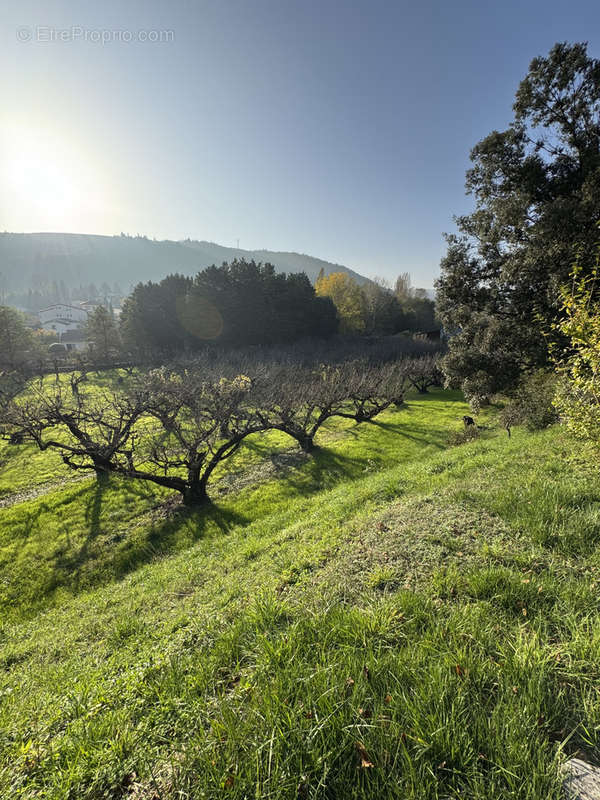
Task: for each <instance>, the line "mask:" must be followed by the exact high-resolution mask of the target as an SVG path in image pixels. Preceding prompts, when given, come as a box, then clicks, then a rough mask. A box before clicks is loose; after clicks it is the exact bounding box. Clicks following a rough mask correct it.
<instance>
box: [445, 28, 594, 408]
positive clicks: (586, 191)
mask: <svg viewBox="0 0 600 800" xmlns="http://www.w3.org/2000/svg"><path fill="white" fill-rule="evenodd" d="M513 110H514V119H513V121H512V122H511V124H510V125H509V127H508V128H507V130H505V131H502V132H498V131H493V132H492V133H490V134H489V136H487V137H486V138H485V139H483V140H482V141H481V142H479V143H478V144H477V145H476V146H475V147H474V148H473V150H472V152H471V160H472V162H473V166H472V168H471V169H470V170H469V171H468V173H467V182H466V186H467V191H468V192H469V193H471V194H472V195H473V196H474V198H475V210H474V211H473V213H471V214H468V215H466V216H462V217H459V218H458V219H457V225H458V229H459V234H458V235H451V236H449V237H447V238H448V251H447V254H446V256H445V258H444V259H443V260H442V265H441V266H442V276H441V278H440V280H439V281H438V284H437V301H438V314H439V316H440V317H441V320H442V322H443V324H444V326H445V328H446V329H447V330H448V331H449V332H454V333H456V334H457V335H455V336H453V337H452V338H451V340H450V346H449V353H448V355H447V357H446V359H445V363H444V369H445V372H446V375H447V376H448V377H449V378H450V379H451V380H452V381H454V382H455V383H457V384H461V385H462V386H463V388H464V389H465V390H466V391H467V392H468V393H469V394H471V395H487V394H489V393H491V392H494V391H499V390H502V389H506V388H508V387H510V385H511V384H513V383H514V382H515V380H516V379H517V378H518V376H519V374H520V372H521V371H522V370H523V369H527V368H530V367H534V366H538V365H543V364H544V363H546V361H547V358H548V353H547V341H546V339H545V338H544V335H543V334H544V333H545V332H546V331H547V330H549V329H550V327H551V324H552V322H553V321H554V320H555V319H556V316H557V313H558V303H559V291H558V289H559V286H560V285H561V284H562V283H564V282H565V280H566V279H567V278H568V275H569V271H570V269H571V265H572V263H573V261H574V259H575V257H576V254H577V252H578V251H579V253H580V254H581V255H582V256H583V258H582V263H591V262H592V259H591V258H590V256H591V254H592V252H593V248H594V245H595V243H596V240H597V236H598V231H597V228H596V221H597V220H598V219H600V61H598V60H596V59H593V58H590V57H589V56H588V54H587V47H586V45H585V44H581V43H580V44H573V45H570V44H566V43H562V44H556V45H555V46H554V47H553V48H552V50H551V51H550V53H549V55H548V56H547V57H545V58H542V57H540V58H536V59H534V60H533V61H532V62H531V65H530V67H529V72H528V74H527V76H526V77H525V79H524V80H523V81H522V82H521V84H520V86H519V88H518V91H517V94H516V99H515V103H514V106H513Z"/></svg>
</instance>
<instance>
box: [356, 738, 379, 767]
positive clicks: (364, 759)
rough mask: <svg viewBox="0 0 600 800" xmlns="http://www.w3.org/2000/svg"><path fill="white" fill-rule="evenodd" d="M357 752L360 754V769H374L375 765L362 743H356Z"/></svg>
mask: <svg viewBox="0 0 600 800" xmlns="http://www.w3.org/2000/svg"><path fill="white" fill-rule="evenodd" d="M356 752H357V753H358V757H359V758H360V767H361V769H369V768H370V767H374V766H375V764H373V762H372V761H371V759H370V758H369V754H368V753H367V751H366V750H365V746H364V744H363V743H362V742H357V743H356Z"/></svg>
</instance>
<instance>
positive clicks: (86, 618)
mask: <svg viewBox="0 0 600 800" xmlns="http://www.w3.org/2000/svg"><path fill="white" fill-rule="evenodd" d="M465 410H466V406H465V405H464V403H462V402H461V400H460V398H459V397H458V396H457V395H455V394H452V393H449V392H435V393H432V394H431V395H429V396H426V397H423V398H417V397H413V398H410V400H409V404H408V407H407V408H406V409H403V410H399V411H393V412H392V411H390V412H388V413H386V414H383V415H382V416H381V417H380V418H379V419H378V420H377V421H376V422H375V423H374V424H363V425H360V426H355V425H351V424H347V423H346V422H344V423H343V424H332V425H331V426H330V427H329V428H328V429H327V430H326V431H324V432H323V433H322V435H321V437H320V440H319V443H320V445H321V448H320V449H319V451H317V453H316V454H315V456H314V457H311V458H310V459H308V460H306V459H298V460H294V458H293V457H291V454H293V453H294V452H295V451H294V449H293V448H292V447H291V444H290V442H289V440H287V439H285V438H283V437H279V436H276V437H272V436H269V437H257V438H256V439H255V440H254V441H251V442H249V443H248V446H247V447H245V448H244V449H242V450H241V451H240V453H239V454H237V455H236V462H235V464H234V466H235V470H236V479H235V480H234V481H233V482H232V483H231V485H230V484H226V483H225V482H224V481H223V476H221V482H220V483H219V482H218V481H217V483H216V484H215V485H214V487H213V497H214V503H213V505H212V506H211V507H209V508H206V509H203V510H201V511H198V512H194V513H187V512H186V513H180V514H178V513H174V514H168V513H167V512H166V510H165V506H164V503H163V501H164V499H165V498H166V497H167V495H166V494H164V493H162V494H159V493H156V492H155V491H150V490H149V489H148V487H147V486H144V485H142V484H139V485H138V484H135V483H125V482H121V481H116V480H111V481H109V482H107V483H101V484H97V483H96V482H95V481H92V480H90V481H84V482H81V483H78V484H73V485H68V486H66V487H64V488H61V487H60V486H59V485H57V486H53V487H52V488H51V489H50V490H48V491H47V492H46V493H45V494H44V495H43V496H42V497H39V498H37V499H33V500H29V501H25V502H21V503H17V504H16V505H14V506H13V507H11V508H5V509H0V524H1V528H0V563H1V565H2V567H1V572H0V574H1V576H2V580H1V582H0V606H1V608H2V612H3V618H2V619H3V622H2V625H1V627H0V668H1V669H0V697H1V699H2V706H1V709H0V742H1V748H2V770H1V771H0V796H2V797H4V796H6V797H11V798H12V797H25V798H33V797H50V798H65V799H66V798H94V799H96V798H130V799H131V798H144V799H146V798H147V799H150V798H181V797H193V798H201V797H205V798H219V797H231V798H239V800H241V798H250V797H252V798H257V797H260V798H277V799H278V800H279V799H281V800H283V798H286V799H287V798H290V799H291V798H344V799H345V798H387V797H389V798H454V797H456V798H458V797H469V798H506V797H515V798H540V800H541V798H552V797H558V796H559V781H558V777H557V776H558V767H559V764H560V762H561V761H562V760H564V758H566V757H567V756H568V755H570V754H573V753H578V754H579V755H582V756H583V757H585V758H587V759H589V760H591V761H595V762H598V760H599V759H600V737H599V733H598V732H599V731H600V703H599V699H600V698H599V697H598V693H599V689H598V687H599V686H600V682H599V678H600V667H599V666H598V665H599V664H600V658H599V657H600V613H599V612H600V609H599V600H598V596H599V595H598V583H597V582H598V579H599V576H600V572H599V570H600V558H599V550H598V535H599V534H600V487H599V486H598V482H597V468H596V462H595V459H594V454H593V453H591V452H587V451H586V450H585V448H582V447H581V445H580V444H578V443H574V442H573V441H572V440H571V439H570V438H569V437H568V436H567V435H566V434H565V432H564V431H562V430H561V429H559V428H554V429H550V430H547V431H544V432H541V433H537V434H529V433H526V432H525V431H521V430H515V431H514V433H513V437H512V438H511V439H510V440H509V439H508V438H507V437H506V436H505V435H504V436H503V435H501V433H499V432H496V431H495V430H494V429H493V410H490V412H489V415H488V419H487V430H485V431H484V432H483V435H482V437H481V438H480V439H479V440H477V441H474V442H471V443H469V444H467V445H463V446H461V447H453V448H448V447H447V446H446V441H447V438H448V434H449V433H450V432H451V431H455V430H458V429H459V428H460V426H461V423H460V418H461V416H462V414H463V413H465ZM23 451H25V448H23ZM23 451H21V448H20V447H15V448H11V451H10V455H9V457H8V463H7V464H5V465H4V467H3V468H2V469H1V470H0V482H1V481H3V480H4V481H6V483H7V484H9V488H10V491H19V490H20V488H21V487H22V484H20V483H19V481H18V480H17V479H16V478H15V475H17V474H18V470H17V471H16V472H15V464H14V463H13V460H16V461H18V460H19V459H22V458H24V456H23ZM273 451H280V452H283V453H284V455H285V456H286V457H288V456H289V460H288V461H285V462H283V463H284V464H285V466H284V467H281V463H282V462H276V464H275V467H274V466H273V464H272V463H271V459H270V454H272V453H273ZM45 468H46V469H47V471H48V473H49V474H50V479H49V480H50V481H52V480H54V481H57V480H59V479H60V476H61V475H68V473H64V472H63V471H62V470H63V468H62V467H60V468H59V469H56V468H55V466H54V465H47V466H46V467H45ZM55 470H56V471H55ZM217 478H219V476H217ZM1 485H2V486H3V487H4V486H5V484H4V483H2V484H1ZM15 487H16V488H15ZM10 491H7V492H6V495H8V496H10Z"/></svg>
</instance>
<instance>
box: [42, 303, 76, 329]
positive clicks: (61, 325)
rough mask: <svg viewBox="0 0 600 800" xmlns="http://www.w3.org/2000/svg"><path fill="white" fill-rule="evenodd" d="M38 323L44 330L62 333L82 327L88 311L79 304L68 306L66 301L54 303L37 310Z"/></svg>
mask: <svg viewBox="0 0 600 800" xmlns="http://www.w3.org/2000/svg"><path fill="white" fill-rule="evenodd" d="M38 316H39V319H40V323H41V325H42V328H44V329H45V330H52V331H56V332H57V333H58V334H62V333H64V332H65V331H73V330H76V329H77V328H82V327H83V326H84V325H85V323H86V321H87V318H88V312H87V311H86V310H85V308H81V307H80V306H69V305H67V304H66V303H56V304H55V305H53V306H48V308H42V309H41V310H40V311H39V312H38Z"/></svg>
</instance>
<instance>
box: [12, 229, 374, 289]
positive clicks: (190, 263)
mask: <svg viewBox="0 0 600 800" xmlns="http://www.w3.org/2000/svg"><path fill="white" fill-rule="evenodd" d="M234 258H245V259H254V260H256V261H263V262H264V261H270V262H271V263H272V264H273V265H274V266H275V267H276V268H277V269H278V270H279V271H281V272H306V274H307V275H308V277H309V278H310V279H311V281H313V282H314V281H315V279H316V277H317V275H318V274H319V271H320V270H321V269H323V270H324V271H325V273H326V274H329V273H330V272H336V271H340V270H341V271H342V272H347V273H348V274H349V275H351V276H352V277H353V278H355V279H356V280H357V281H358V282H359V283H361V284H362V283H365V282H366V281H367V278H365V277H364V276H362V275H359V274H358V273H357V272H354V271H353V270H351V269H348V267H344V266H342V265H340V264H331V263H330V262H328V261H323V260H321V259H318V258H313V257H312V256H307V255H301V254H300V253H287V252H281V253H279V252H272V251H270V250H242V249H237V248H232V247H223V246H221V245H218V244H213V243H211V242H197V241H192V240H185V241H183V242H174V241H168V240H165V241H155V240H152V239H148V238H146V237H141V236H140V237H130V236H123V235H122V236H95V235H88V234H77V233H8V232H5V233H1V234H0V281H1V282H2V285H0V288H2V289H4V290H5V291H9V292H23V291H26V290H28V289H30V288H31V289H35V288H36V287H40V286H47V285H48V284H50V283H52V282H53V281H54V282H56V283H59V282H60V281H63V282H64V284H65V285H66V287H67V288H73V287H77V286H80V285H87V284H91V283H95V284H97V285H100V284H101V283H107V284H109V285H110V286H111V287H112V285H113V284H115V283H117V284H119V286H120V287H121V289H122V290H123V291H125V292H128V291H129V289H130V288H131V287H132V286H133V285H135V284H136V283H138V282H140V281H142V282H145V281H148V280H159V279H161V278H163V277H164V276H165V275H167V274H169V273H173V272H179V273H183V274H184V275H194V274H195V273H196V272H198V271H199V270H201V269H203V268H204V267H208V266H210V265H211V264H217V265H219V264H221V263H222V262H223V261H231V260H233V259H234Z"/></svg>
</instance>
